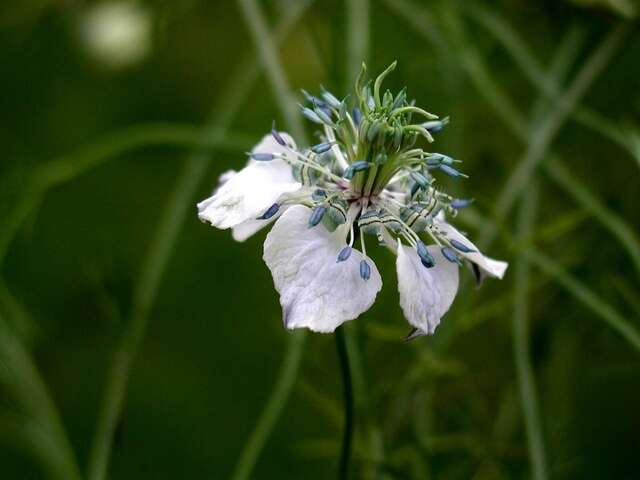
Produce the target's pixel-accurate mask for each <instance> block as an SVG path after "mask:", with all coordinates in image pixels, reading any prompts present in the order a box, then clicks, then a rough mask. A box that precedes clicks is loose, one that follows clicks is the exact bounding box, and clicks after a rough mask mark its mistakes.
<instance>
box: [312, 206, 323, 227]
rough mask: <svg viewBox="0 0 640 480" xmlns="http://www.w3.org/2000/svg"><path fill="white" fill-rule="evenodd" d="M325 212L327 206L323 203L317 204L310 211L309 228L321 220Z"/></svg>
mask: <svg viewBox="0 0 640 480" xmlns="http://www.w3.org/2000/svg"><path fill="white" fill-rule="evenodd" d="M326 212H327V207H325V206H324V205H318V206H317V207H315V208H314V209H313V211H312V212H311V216H310V217H309V228H312V227H315V226H316V225H318V224H319V223H320V222H321V221H322V217H324V214H325V213H326Z"/></svg>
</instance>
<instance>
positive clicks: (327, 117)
mask: <svg viewBox="0 0 640 480" xmlns="http://www.w3.org/2000/svg"><path fill="white" fill-rule="evenodd" d="M314 107H315V108H314V109H313V111H314V112H315V113H316V115H317V116H318V118H320V120H321V121H322V123H325V124H327V125H333V120H331V110H328V109H327V110H325V108H323V107H321V106H319V105H318V104H317V103H315V102H314Z"/></svg>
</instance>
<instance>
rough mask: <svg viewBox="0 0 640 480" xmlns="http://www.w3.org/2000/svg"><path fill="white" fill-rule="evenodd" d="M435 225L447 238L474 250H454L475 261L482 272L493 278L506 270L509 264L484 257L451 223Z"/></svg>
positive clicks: (437, 223) (498, 276) (499, 276)
mask: <svg viewBox="0 0 640 480" xmlns="http://www.w3.org/2000/svg"><path fill="white" fill-rule="evenodd" d="M435 225H436V226H437V228H438V231H440V232H441V233H442V234H444V235H445V236H446V237H447V239H449V240H457V241H459V242H460V243H462V244H464V245H466V246H467V247H469V248H470V249H472V250H474V251H473V252H470V253H464V252H460V251H458V250H456V254H457V255H459V256H461V257H464V258H466V259H467V260H469V261H470V262H473V263H475V264H476V265H477V266H478V267H479V268H480V270H481V271H482V272H483V273H486V274H487V275H489V276H491V277H495V278H500V279H501V278H502V277H503V276H504V273H505V272H506V271H507V267H508V266H509V264H508V263H507V262H503V261H500V260H493V259H492V258H489V257H485V256H484V255H483V254H482V253H480V250H478V247H476V246H475V245H474V244H473V243H471V242H470V241H469V240H468V239H467V238H466V237H465V236H464V235H462V234H461V233H460V232H459V231H458V230H456V229H455V227H453V226H452V225H450V224H448V223H446V222H435Z"/></svg>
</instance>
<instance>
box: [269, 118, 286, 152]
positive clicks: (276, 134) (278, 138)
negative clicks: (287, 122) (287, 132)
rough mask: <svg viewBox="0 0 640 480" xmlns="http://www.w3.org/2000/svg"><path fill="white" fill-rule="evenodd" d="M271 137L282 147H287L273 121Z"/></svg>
mask: <svg viewBox="0 0 640 480" xmlns="http://www.w3.org/2000/svg"><path fill="white" fill-rule="evenodd" d="M271 136H273V138H274V139H275V141H276V142H278V143H279V144H280V145H282V146H283V147H284V146H286V145H287V142H285V141H284V138H282V135H280V133H279V132H278V131H277V130H276V122H275V121H274V122H273V125H272V127H271Z"/></svg>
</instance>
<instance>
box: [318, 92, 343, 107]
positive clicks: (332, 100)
mask: <svg viewBox="0 0 640 480" xmlns="http://www.w3.org/2000/svg"><path fill="white" fill-rule="evenodd" d="M322 98H323V99H324V101H325V102H327V103H328V104H329V105H330V106H332V107H333V108H335V109H339V108H340V105H341V102H340V100H338V99H337V98H336V97H335V96H334V95H333V94H332V93H331V92H330V91H328V90H325V89H324V88H323V89H322Z"/></svg>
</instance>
